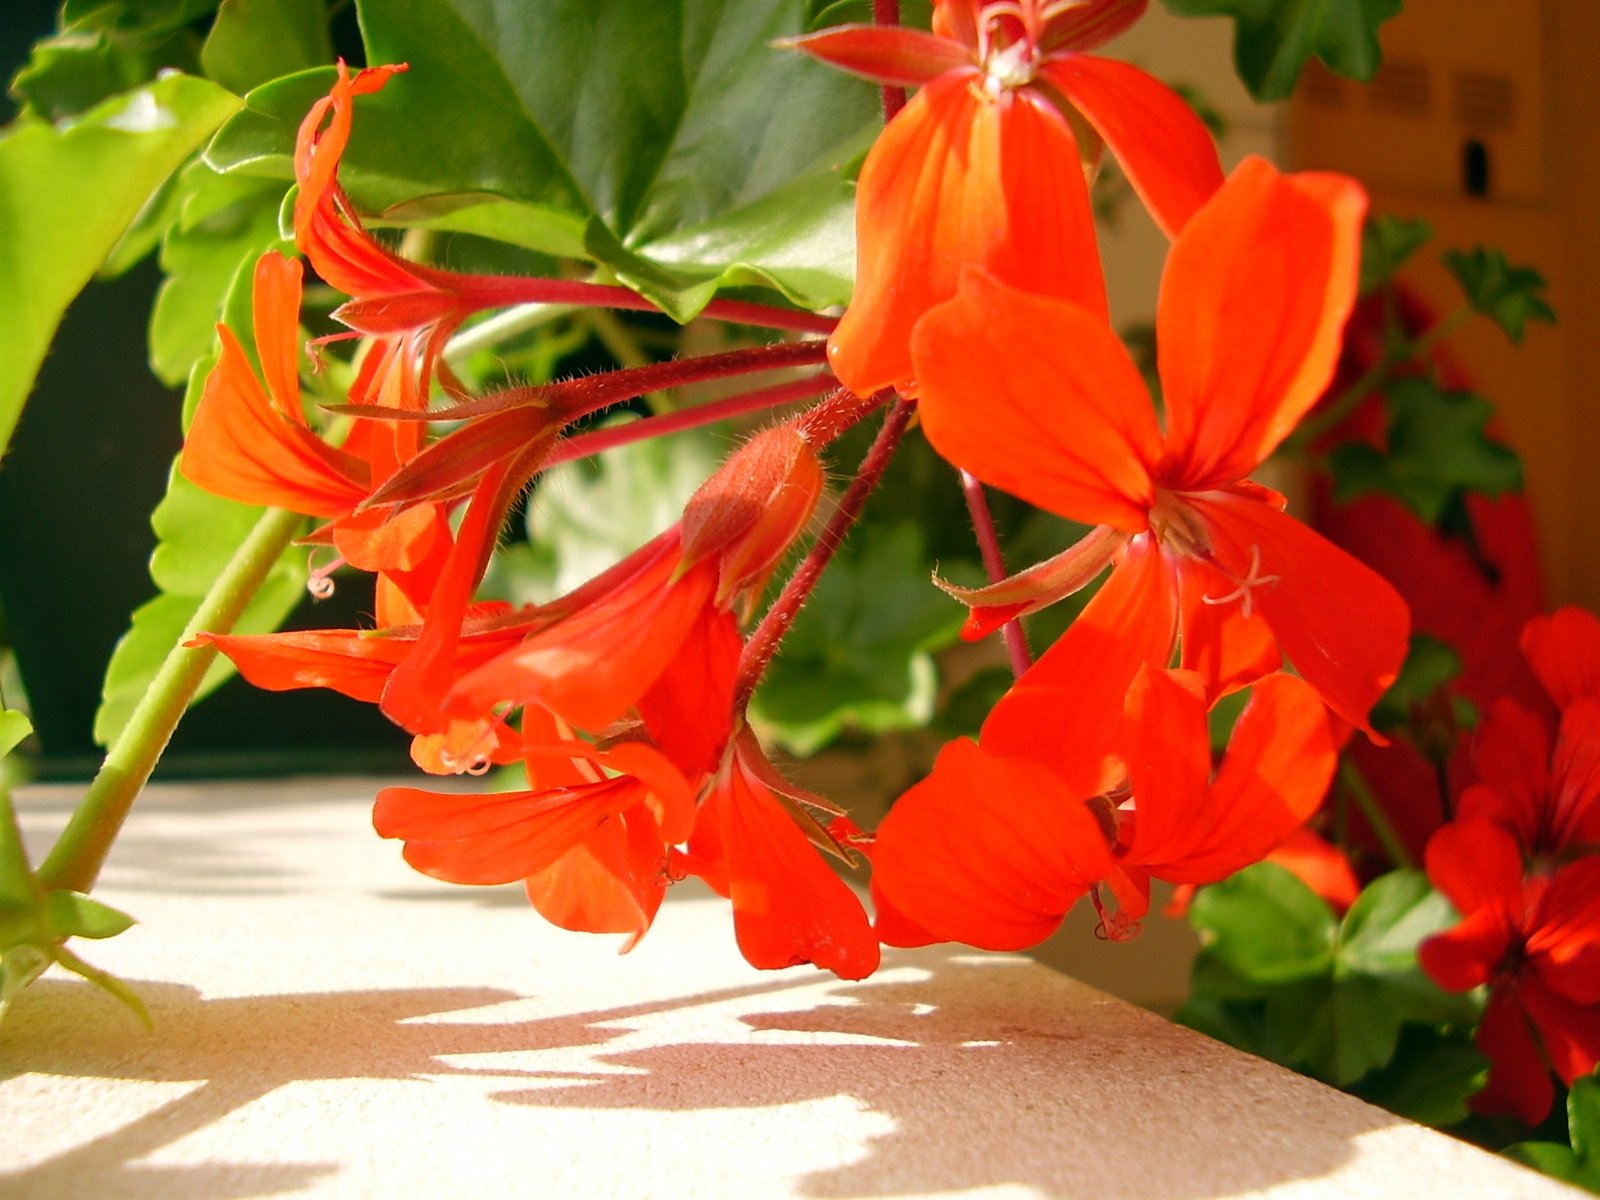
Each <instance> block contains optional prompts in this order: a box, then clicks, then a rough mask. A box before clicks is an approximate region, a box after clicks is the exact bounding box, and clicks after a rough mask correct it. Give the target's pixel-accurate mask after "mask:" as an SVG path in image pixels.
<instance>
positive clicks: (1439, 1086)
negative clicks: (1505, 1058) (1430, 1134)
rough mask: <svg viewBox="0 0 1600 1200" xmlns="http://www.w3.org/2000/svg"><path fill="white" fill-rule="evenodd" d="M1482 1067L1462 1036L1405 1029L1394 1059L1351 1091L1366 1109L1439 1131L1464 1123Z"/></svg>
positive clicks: (1478, 1054)
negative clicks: (1374, 1108)
mask: <svg viewBox="0 0 1600 1200" xmlns="http://www.w3.org/2000/svg"><path fill="white" fill-rule="evenodd" d="M1488 1066H1489V1061H1488V1059H1486V1058H1485V1057H1484V1056H1483V1053H1482V1051H1480V1050H1479V1049H1478V1048H1477V1047H1476V1046H1474V1045H1473V1044H1472V1043H1471V1041H1469V1040H1468V1039H1467V1038H1466V1037H1465V1036H1464V1035H1461V1034H1454V1035H1445V1034H1440V1033H1438V1032H1436V1031H1435V1030H1432V1029H1426V1028H1424V1027H1422V1026H1420V1025H1407V1026H1406V1027H1405V1028H1404V1029H1403V1030H1402V1031H1401V1034H1400V1045H1399V1049H1398V1050H1397V1051H1396V1053H1395V1055H1394V1057H1393V1058H1392V1059H1391V1060H1390V1061H1389V1062H1388V1063H1387V1064H1386V1065H1385V1066H1384V1067H1382V1068H1381V1069H1379V1070H1377V1071H1374V1072H1373V1073H1372V1074H1371V1075H1369V1076H1367V1078H1365V1079H1363V1080H1362V1081H1361V1082H1360V1084H1359V1085H1358V1086H1357V1087H1355V1088H1354V1089H1353V1090H1354V1092H1355V1094H1356V1095H1358V1096H1360V1097H1361V1098H1362V1099H1363V1100H1365V1101H1367V1103H1369V1104H1376V1105H1378V1107H1380V1108H1385V1109H1388V1110H1389V1111H1390V1112H1392V1113H1396V1114H1398V1115H1400V1116H1402V1117H1405V1118H1406V1119H1407V1120H1410V1121H1416V1122H1418V1123H1419V1124H1422V1125H1432V1126H1434V1127H1435V1128H1443V1127H1445V1126H1447V1125H1454V1124H1455V1123H1456V1122H1458V1121H1462V1120H1465V1119H1466V1116H1467V1097H1469V1096H1471V1095H1473V1094H1474V1093H1475V1092H1477V1091H1479V1090H1481V1089H1482V1087H1483V1081H1484V1076H1485V1074H1486V1073H1487V1071H1488Z"/></svg>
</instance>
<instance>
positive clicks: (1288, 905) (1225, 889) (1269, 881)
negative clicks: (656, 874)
mask: <svg viewBox="0 0 1600 1200" xmlns="http://www.w3.org/2000/svg"><path fill="white" fill-rule="evenodd" d="M1189 921H1190V924H1192V925H1193V926H1194V927H1195V928H1196V929H1197V930H1199V932H1200V936H1201V939H1202V940H1203V941H1204V943H1205V945H1206V952H1207V954H1208V955H1210V956H1211V957H1212V958H1213V959H1214V960H1216V961H1217V962H1218V963H1219V964H1221V965H1223V966H1226V967H1227V968H1228V969H1229V970H1231V971H1232V972H1234V973H1235V974H1236V975H1237V976H1238V977H1239V978H1240V979H1242V980H1247V981H1249V982H1250V983H1252V984H1255V985H1276V984H1281V983H1286V982H1289V981H1293V980H1298V979H1305V978H1308V977H1313V976H1319V975H1323V974H1326V973H1327V972H1328V971H1329V969H1330V968H1331V966H1332V962H1333V950H1334V944H1335V939H1336V937H1337V930H1338V925H1337V922H1336V920H1335V918H1334V915H1333V912H1332V910H1331V909H1329V908H1328V906H1327V904H1326V903H1325V902H1324V901H1323V900H1322V898H1321V897H1319V896H1318V895H1317V894H1316V893H1315V892H1313V891H1312V890H1311V889H1310V888H1308V887H1307V886H1306V885H1305V884H1303V883H1301V882H1300V880H1299V879H1298V878H1297V877H1296V876H1295V875H1293V874H1291V873H1290V872H1289V871H1286V870H1284V869H1283V868H1282V867H1280V866H1277V865H1275V864H1273V863H1260V864H1257V865H1256V866H1253V867H1249V868H1247V869H1245V870H1243V871H1240V872H1239V873H1238V874H1236V875H1233V876H1231V877H1230V878H1228V879H1225V880H1223V881H1222V882H1221V883H1217V884H1213V885H1211V886H1210V887H1208V888H1205V889H1203V890H1201V891H1200V892H1199V893H1198V894H1197V895H1196V896H1195V898H1194V903H1193V904H1192V905H1191V906H1190V908H1189Z"/></svg>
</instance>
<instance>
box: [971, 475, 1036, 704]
mask: <svg viewBox="0 0 1600 1200" xmlns="http://www.w3.org/2000/svg"><path fill="white" fill-rule="evenodd" d="M961 491H962V493H963V494H964V495H965V496H966V498H967V512H968V513H970V514H971V516H972V531H973V532H974V533H975V534H977V535H978V552H979V553H980V554H982V555H983V569H984V572H985V573H986V574H987V575H988V576H989V582H990V583H999V582H1000V581H1001V580H1002V579H1004V578H1005V577H1006V562H1005V557H1004V556H1003V555H1002V554H1001V553H1000V536H999V534H997V533H996V532H995V529H994V516H993V514H991V513H990V512H989V498H988V497H987V496H986V495H984V492H983V484H982V482H980V481H979V479H978V477H977V476H976V475H974V474H972V473H971V472H970V471H962V472H961ZM1000 636H1001V638H1003V639H1004V641H1005V644H1006V654H1007V656H1008V657H1009V658H1010V659H1011V673H1012V675H1014V676H1016V677H1017V678H1018V679H1021V678H1022V674H1023V672H1024V671H1026V670H1027V669H1028V668H1029V667H1031V666H1033V656H1032V655H1031V654H1029V653H1028V639H1027V637H1026V636H1024V634H1023V632H1022V622H1021V621H1019V620H1016V619H1012V620H1010V621H1007V622H1006V623H1005V624H1004V625H1003V626H1002V627H1001V629H1000Z"/></svg>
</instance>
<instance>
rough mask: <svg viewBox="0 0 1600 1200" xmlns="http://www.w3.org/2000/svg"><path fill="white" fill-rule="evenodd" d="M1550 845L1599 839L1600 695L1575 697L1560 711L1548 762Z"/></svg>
mask: <svg viewBox="0 0 1600 1200" xmlns="http://www.w3.org/2000/svg"><path fill="white" fill-rule="evenodd" d="M1551 767H1552V775H1553V777H1554V778H1553V779H1552V781H1551V796H1550V800H1551V808H1552V812H1551V813H1550V835H1551V841H1552V842H1553V843H1554V844H1553V845H1552V846H1549V847H1545V849H1552V850H1553V849H1561V848H1566V847H1569V846H1587V847H1589V848H1591V849H1592V848H1593V847H1594V846H1595V844H1596V843H1600V695H1591V696H1585V697H1583V698H1582V699H1579V700H1575V701H1573V702H1572V704H1570V705H1569V706H1568V707H1567V710H1566V711H1565V712H1564V713H1562V714H1561V729H1560V732H1559V733H1558V734H1557V735H1556V751H1555V758H1554V760H1553V761H1552V763H1551Z"/></svg>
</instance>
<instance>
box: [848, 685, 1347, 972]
mask: <svg viewBox="0 0 1600 1200" xmlns="http://www.w3.org/2000/svg"><path fill="white" fill-rule="evenodd" d="M1199 693H1200V687H1199V681H1198V680H1197V679H1196V678H1195V677H1194V676H1193V675H1192V674H1190V673H1188V672H1168V671H1160V670H1151V669H1150V668H1144V669H1143V670H1142V671H1141V672H1140V674H1139V676H1138V678H1137V679H1136V681H1135V683H1134V686H1133V687H1132V689H1131V690H1130V691H1129V693H1128V696H1127V700H1126V705H1125V706H1123V705H1118V706H1117V708H1116V717H1117V728H1116V730H1115V732H1114V734H1113V736H1112V737H1111V739H1110V750H1111V754H1110V755H1109V756H1105V755H1101V754H1098V753H1097V752H1096V749H1095V748H1094V747H1091V746H1090V745H1089V744H1088V743H1087V742H1083V741H1076V740H1070V739H1068V740H1056V739H1044V738H1041V739H1040V740H1039V741H1037V742H1036V743H1035V744H1034V745H1033V746H1032V747H1030V748H1029V750H1028V752H1026V753H1018V752H1012V751H1010V750H1007V751H1004V752H998V751H996V750H994V749H993V748H991V747H990V746H989V745H988V744H987V742H988V739H987V737H980V739H979V741H978V743H977V744H976V745H974V744H973V743H972V742H970V741H967V740H965V739H958V740H956V741H954V742H951V743H950V744H949V745H947V746H946V747H945V748H944V749H943V750H942V751H941V752H940V755H939V758H938V760H937V761H936V762H935V764H934V768H933V771H932V773H931V774H930V775H929V776H928V778H926V779H925V780H923V781H922V782H920V783H918V784H916V785H915V786H913V787H912V788H911V790H910V791H908V792H906V793H905V795H903V796H902V797H900V799H899V800H898V801H897V802H896V803H895V805H894V807H893V808H891V809H890V811H889V815H888V816H887V817H886V818H885V819H884V821H883V823H882V825H881V826H880V827H879V830H878V835H877V839H876V842H875V843H874V847H873V882H874V886H875V888H876V889H877V890H879V891H880V892H881V893H882V895H883V896H884V897H885V899H886V900H887V901H888V905H889V907H890V909H891V910H892V911H891V916H890V921H889V923H888V924H887V925H885V924H884V923H882V922H880V932H881V933H882V934H883V935H884V937H885V938H886V939H888V940H895V939H896V938H897V937H898V934H897V928H898V927H899V926H900V925H901V923H902V922H904V921H906V920H909V921H910V922H912V923H914V925H915V926H919V927H920V929H917V930H913V931H912V936H911V938H910V939H909V940H912V941H921V940H923V938H922V937H921V936H920V935H921V934H922V933H923V932H926V933H927V934H930V935H932V936H935V937H939V938H945V939H952V940H955V941H961V942H966V943H968V944H970V945H974V946H979V947H983V948H985V949H993V950H1017V949H1022V948H1024V947H1026V946H1031V945H1033V944H1035V943H1036V942H1039V941H1042V940H1043V939H1044V938H1046V937H1048V936H1049V935H1050V934H1051V933H1053V932H1054V931H1055V929H1056V927H1057V926H1058V925H1059V924H1060V923H1061V920H1062V918H1063V917H1064V916H1065V915H1066V913H1067V911H1068V910H1069V909H1070V908H1071V907H1072V905H1073V904H1075V903H1076V902H1077V901H1078V900H1079V899H1080V898H1081V897H1083V896H1084V895H1092V896H1093V897H1094V900H1095V903H1096V906H1097V907H1099V908H1100V911H1101V916H1102V920H1103V922H1104V927H1105V932H1106V934H1107V935H1108V936H1110V937H1113V938H1121V937H1126V936H1130V935H1131V934H1132V933H1133V932H1134V931H1135V928H1136V926H1135V923H1136V922H1137V921H1138V920H1139V918H1141V917H1142V916H1144V914H1145V913H1146V911H1147V910H1148V908H1149V900H1150V880H1151V879H1152V878H1155V879H1162V880H1166V881H1168V882H1171V883H1178V884H1199V883H1212V882H1215V881H1217V880H1219V879H1223V878H1225V877H1227V876H1228V875H1231V874H1232V873H1233V872H1234V871H1237V870H1239V869H1241V868H1242V867H1245V866H1248V865H1249V864H1251V863H1253V862H1257V861H1259V860H1260V859H1261V858H1262V857H1263V856H1265V855H1266V854H1267V853H1268V852H1269V851H1270V850H1272V849H1273V848H1274V847H1276V846H1277V845H1278V844H1279V843H1281V842H1283V841H1284V840H1285V839H1286V838H1287V837H1288V836H1289V835H1290V834H1291V833H1293V832H1294V831H1295V830H1296V829H1298V828H1299V827H1300V826H1301V825H1302V824H1303V823H1304V822H1305V820H1306V818H1307V817H1309V816H1310V815H1311V813H1312V812H1313V811H1314V810H1315V809H1316V806H1317V804H1318V803H1319V802H1320V801H1321V799H1322V795H1323V793H1324V791H1325V790H1326V788H1327V784H1328V781H1329V779H1330V778H1331V776H1332V773H1333V768H1334V764H1335V761H1336V758H1337V738H1336V736H1335V733H1334V731H1333V729H1332V728H1331V726H1330V724H1329V721H1328V716H1327V711H1326V709H1325V708H1324V707H1323V705H1322V704H1321V702H1320V701H1319V700H1318V699H1317V697H1316V694H1315V693H1314V692H1313V691H1312V690H1311V689H1310V688H1309V687H1308V686H1307V685H1306V684H1305V683H1304V682H1302V681H1301V680H1298V679H1295V678H1294V677H1292V676H1288V675H1281V674H1280V675H1272V676H1269V677H1267V678H1266V679H1263V680H1261V681H1259V682H1258V683H1257V684H1256V686H1255V690H1254V691H1253V693H1252V695H1251V699H1250V703H1249V704H1248V705H1247V706H1246V708H1245V710H1244V713H1243V714H1242V715H1241V716H1240V718H1239V721H1238V723H1237V725H1236V726H1235V728H1234V733H1233V737H1232V739H1231V741H1230V743H1229V746H1228V752H1227V755H1226V757H1225V758H1224V760H1223V762H1222V764H1221V766H1220V767H1219V768H1218V769H1217V770H1216V771H1215V772H1213V770H1212V761H1211V751H1210V744H1209V739H1208V736H1207V732H1206V715H1205V705H1204V702H1203V700H1202V699H1201V697H1200V694H1199ZM1075 702H1076V696H1075V695H1074V694H1073V692H1072V691H1071V690H1070V689H1067V690H1064V691H1062V692H1061V693H1059V694H1055V695H1051V694H1048V693H1045V692H1042V691H1039V690H1032V691H1030V692H1028V693H1026V695H1025V698H1024V699H1022V700H1019V701H1018V703H1019V704H1024V705H1026V706H1027V707H1028V708H1030V709H1032V710H1033V711H1035V712H1036V713H1037V714H1038V715H1039V716H1040V717H1041V718H1043V719H1045V720H1052V719H1053V718H1052V717H1051V716H1050V714H1049V712H1048V710H1049V709H1051V708H1052V707H1057V706H1062V705H1071V704H1074V703H1075ZM1085 781H1093V782H1085ZM1102 885H1104V886H1106V887H1108V888H1109V890H1110V892H1111V893H1112V895H1114V897H1115V899H1116V901H1117V905H1118V911H1116V912H1114V913H1113V912H1111V911H1110V910H1109V909H1107V908H1106V907H1105V906H1104V903H1103V899H1102V896H1101V894H1100V892H1099V888H1100V887H1101V886H1102Z"/></svg>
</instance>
